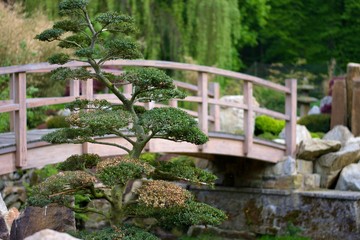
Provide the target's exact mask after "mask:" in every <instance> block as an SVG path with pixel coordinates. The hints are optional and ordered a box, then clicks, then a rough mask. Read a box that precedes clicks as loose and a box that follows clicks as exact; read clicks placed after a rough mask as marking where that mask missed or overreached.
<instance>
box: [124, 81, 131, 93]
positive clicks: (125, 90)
mask: <svg viewBox="0 0 360 240" xmlns="http://www.w3.org/2000/svg"><path fill="white" fill-rule="evenodd" d="M124 94H125V95H129V96H130V95H131V94H132V84H131V83H129V84H126V85H124Z"/></svg>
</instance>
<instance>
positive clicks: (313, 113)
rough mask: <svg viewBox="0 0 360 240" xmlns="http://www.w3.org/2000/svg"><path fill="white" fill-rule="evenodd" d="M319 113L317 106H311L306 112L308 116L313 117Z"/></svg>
mask: <svg viewBox="0 0 360 240" xmlns="http://www.w3.org/2000/svg"><path fill="white" fill-rule="evenodd" d="M320 113H321V111H320V108H319V107H318V106H313V107H312V108H311V109H310V111H309V112H308V115H315V114H320Z"/></svg>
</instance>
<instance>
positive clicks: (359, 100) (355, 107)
mask: <svg viewBox="0 0 360 240" xmlns="http://www.w3.org/2000/svg"><path fill="white" fill-rule="evenodd" d="M352 95H353V99H352V109H351V132H352V133H353V134H354V136H355V137H358V136H360V78H357V79H354V82H353V94H352Z"/></svg>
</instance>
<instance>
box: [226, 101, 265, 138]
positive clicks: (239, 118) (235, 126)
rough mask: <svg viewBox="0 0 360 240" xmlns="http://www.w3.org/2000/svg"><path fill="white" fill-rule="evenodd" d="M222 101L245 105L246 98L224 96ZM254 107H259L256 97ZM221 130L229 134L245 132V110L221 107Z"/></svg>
mask: <svg viewBox="0 0 360 240" xmlns="http://www.w3.org/2000/svg"><path fill="white" fill-rule="evenodd" d="M220 100H221V101H224V102H228V103H244V96H241V95H238V96H223V97H222V98H221V99H220ZM253 105H254V106H256V107H258V106H259V103H258V102H257V101H256V99H255V98H254V97H253ZM220 130H221V131H223V132H227V133H236V134H242V133H243V131H244V110H243V109H240V108H234V107H221V108H220Z"/></svg>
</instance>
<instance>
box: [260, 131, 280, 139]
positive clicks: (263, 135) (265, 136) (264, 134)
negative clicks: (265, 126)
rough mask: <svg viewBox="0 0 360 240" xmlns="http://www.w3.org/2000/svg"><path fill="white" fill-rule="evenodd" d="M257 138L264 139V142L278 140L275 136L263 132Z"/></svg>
mask: <svg viewBox="0 0 360 240" xmlns="http://www.w3.org/2000/svg"><path fill="white" fill-rule="evenodd" d="M257 137H259V138H262V139H266V140H274V139H276V138H278V136H276V135H274V134H272V133H269V132H264V133H262V134H260V135H258V136H257Z"/></svg>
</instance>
